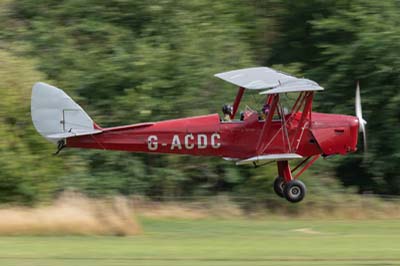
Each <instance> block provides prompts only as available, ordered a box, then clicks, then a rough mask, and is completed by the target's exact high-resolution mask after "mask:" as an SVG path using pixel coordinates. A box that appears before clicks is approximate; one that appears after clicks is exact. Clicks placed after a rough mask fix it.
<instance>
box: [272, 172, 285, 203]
mask: <svg viewBox="0 0 400 266" xmlns="http://www.w3.org/2000/svg"><path fill="white" fill-rule="evenodd" d="M284 187H285V180H284V179H283V177H281V176H277V177H275V181H274V191H275V193H276V195H278V196H279V197H282V198H284V197H285V194H284V193H283V189H284Z"/></svg>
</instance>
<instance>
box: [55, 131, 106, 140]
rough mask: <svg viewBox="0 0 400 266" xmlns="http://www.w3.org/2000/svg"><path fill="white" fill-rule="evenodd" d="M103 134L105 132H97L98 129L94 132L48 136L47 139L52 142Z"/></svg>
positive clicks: (74, 132)
mask: <svg viewBox="0 0 400 266" xmlns="http://www.w3.org/2000/svg"><path fill="white" fill-rule="evenodd" d="M102 132H103V131H102V130H97V129H96V130H92V131H71V132H65V133H58V134H51V135H47V138H48V139H51V140H59V139H66V138H72V137H78V136H86V135H95V134H100V133H102Z"/></svg>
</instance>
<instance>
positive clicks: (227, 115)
mask: <svg viewBox="0 0 400 266" xmlns="http://www.w3.org/2000/svg"><path fill="white" fill-rule="evenodd" d="M222 113H223V114H224V121H225V122H230V121H231V115H232V113H233V107H232V105H229V104H225V105H224V106H223V107H222Z"/></svg>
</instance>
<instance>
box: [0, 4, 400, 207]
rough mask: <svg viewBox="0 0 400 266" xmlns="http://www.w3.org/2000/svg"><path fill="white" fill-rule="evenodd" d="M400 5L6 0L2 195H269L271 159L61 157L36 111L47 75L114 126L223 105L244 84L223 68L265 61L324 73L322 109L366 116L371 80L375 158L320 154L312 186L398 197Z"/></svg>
mask: <svg viewBox="0 0 400 266" xmlns="http://www.w3.org/2000/svg"><path fill="white" fill-rule="evenodd" d="M399 14H400V3H399V2H398V1H395V0H388V1H379V2H373V1H367V0H354V1H349V0H347V1H345V0H337V1H330V0H328V1H323V0H308V1H305V0H300V1H288V0H266V1H259V0H247V1H240V0H228V1H211V0H196V1H182V0H163V1H125V0H110V1H106V2H104V1H95V0H87V1H76V0H65V1H55V0H43V1H39V2H38V1H32V0H21V1H16V0H2V1H0V77H1V79H0V96H1V101H0V201H2V202H19V203H25V204H33V203H36V202H41V201H46V200H49V199H52V198H53V197H54V196H55V195H56V194H57V193H59V192H60V191H63V190H66V189H75V190H79V191H83V192H85V193H87V194H89V195H94V196H96V195H109V194H125V195H131V194H140V195H147V196H150V197H153V198H155V199H170V198H181V197H192V196H207V195H216V194H221V193H226V194H229V195H236V196H247V197H248V196H250V197H255V198H261V199H262V198H263V197H264V196H265V195H266V194H267V193H272V189H271V181H272V179H273V178H274V176H275V175H276V174H275V167H273V166H270V167H265V168H259V169H251V168H237V167H235V166H233V165H232V164H231V163H229V162H225V161H222V160H219V159H215V158H202V159H201V160H199V159H198V158H194V157H187V156H168V155H146V154H130V153H120V152H104V151H84V150H66V151H63V153H62V155H61V156H59V157H54V156H52V155H51V153H52V152H53V151H55V148H54V147H53V146H52V145H51V144H48V143H46V142H45V140H43V139H42V138H41V137H40V136H39V135H38V134H37V133H36V132H35V130H34V129H33V126H32V124H31V122H30V112H29V101H30V99H29V98H30V89H31V87H32V85H33V84H34V82H36V81H39V80H42V81H46V82H49V83H51V84H54V85H55V86H57V87H59V88H62V89H64V90H65V91H66V92H67V93H68V94H70V95H71V96H72V97H73V98H74V99H75V100H77V102H79V103H80V105H82V106H83V107H84V108H85V109H86V110H87V111H88V113H89V114H90V115H91V116H92V118H94V120H95V121H96V122H97V123H98V124H100V125H102V126H112V125H117V124H129V123H136V122H142V121H157V120H163V119H171V118H177V117H185V116H193V115H201V114H207V113H210V112H219V111H220V108H221V106H222V105H223V104H224V103H227V102H230V101H233V98H234V95H235V93H236V89H235V88H233V87H232V86H230V85H228V84H224V83H223V82H221V81H219V80H217V79H215V78H213V77H212V75H213V74H215V73H218V72H222V71H227V70H232V69H237V68H243V67H250V66H257V65H265V66H273V67H277V68H279V69H282V70H285V71H287V72H289V73H292V74H295V75H298V76H305V77H307V78H310V79H313V80H316V81H317V82H318V83H320V84H321V85H322V86H323V87H325V88H326V91H325V92H323V93H319V94H318V96H317V99H316V100H315V103H314V110H316V111H321V112H338V113H345V114H354V91H355V84H356V81H357V80H359V81H360V83H361V88H362V101H363V110H364V116H365V118H366V120H368V126H367V127H368V143H369V154H368V159H367V161H364V162H363V161H362V159H361V157H362V155H361V154H360V153H357V154H353V155H348V156H346V157H340V158H333V159H330V160H328V161H322V162H320V163H319V165H320V166H321V167H314V168H313V170H312V171H309V172H308V173H307V178H306V183H307V184H308V185H309V186H312V189H313V193H321V194H329V189H338V188H340V187H342V186H344V187H352V188H356V189H355V190H356V191H358V192H374V193H380V194H399V193H400V178H399V174H398V173H399V171H400V130H399V123H400V107H399V104H400V90H399V88H398V85H399V81H400V80H399V78H400V75H399V74H400V73H399V72H400V68H399V67H400V47H399V46H400V41H399V39H400V29H399V27H398V25H399V23H400V15H399ZM335 180H337V181H335ZM326 187H328V188H329V189H328V190H327V189H326Z"/></svg>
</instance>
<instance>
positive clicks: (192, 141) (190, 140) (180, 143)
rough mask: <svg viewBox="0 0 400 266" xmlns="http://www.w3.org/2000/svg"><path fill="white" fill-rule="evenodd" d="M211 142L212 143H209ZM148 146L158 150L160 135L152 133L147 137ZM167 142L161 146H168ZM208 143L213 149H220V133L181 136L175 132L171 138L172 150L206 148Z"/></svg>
mask: <svg viewBox="0 0 400 266" xmlns="http://www.w3.org/2000/svg"><path fill="white" fill-rule="evenodd" d="M196 140H197V142H196ZM209 144H210V145H209ZM147 145H148V146H147V147H148V149H149V150H150V151H156V150H157V149H158V146H159V143H158V137H157V136H156V135H150V136H149V137H148V138H147ZM167 145H168V144H167V143H161V146H163V147H165V146H167ZM207 145H209V146H211V147H212V148H213V149H218V148H220V147H221V136H220V134H218V133H213V134H211V135H207V134H196V135H194V134H186V135H185V136H181V137H180V136H179V135H177V134H175V135H174V136H173V137H172V140H171V147H170V149H171V150H175V149H177V150H182V149H186V150H192V149H194V148H195V147H197V148H198V149H205V148H207Z"/></svg>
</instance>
